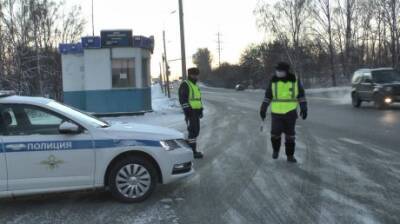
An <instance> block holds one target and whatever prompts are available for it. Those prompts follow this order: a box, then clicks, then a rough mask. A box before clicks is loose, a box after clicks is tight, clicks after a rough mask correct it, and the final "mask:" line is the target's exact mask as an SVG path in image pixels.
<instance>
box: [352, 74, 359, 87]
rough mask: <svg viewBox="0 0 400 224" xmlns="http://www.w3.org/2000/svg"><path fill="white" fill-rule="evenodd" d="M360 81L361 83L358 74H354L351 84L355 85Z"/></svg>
mask: <svg viewBox="0 0 400 224" xmlns="http://www.w3.org/2000/svg"><path fill="white" fill-rule="evenodd" d="M360 81H361V74H360V73H359V72H356V73H354V76H353V79H352V82H353V83H354V84H357V83H360Z"/></svg>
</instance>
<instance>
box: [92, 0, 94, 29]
mask: <svg viewBox="0 0 400 224" xmlns="http://www.w3.org/2000/svg"><path fill="white" fill-rule="evenodd" d="M93 7H94V5H93V0H92V35H93V36H94V10H93Z"/></svg>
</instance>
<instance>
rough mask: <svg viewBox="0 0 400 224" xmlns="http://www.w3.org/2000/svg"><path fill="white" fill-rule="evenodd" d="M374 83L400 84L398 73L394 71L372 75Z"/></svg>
mask: <svg viewBox="0 0 400 224" xmlns="http://www.w3.org/2000/svg"><path fill="white" fill-rule="evenodd" d="M372 76H373V78H374V81H375V82H376V83H394V82H400V73H399V72H398V71H396V70H381V71H374V72H373V73H372Z"/></svg>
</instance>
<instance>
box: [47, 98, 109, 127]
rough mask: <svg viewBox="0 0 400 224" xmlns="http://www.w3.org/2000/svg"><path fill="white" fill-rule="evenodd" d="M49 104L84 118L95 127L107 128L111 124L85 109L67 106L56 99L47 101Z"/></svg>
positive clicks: (81, 118)
mask: <svg viewBox="0 0 400 224" xmlns="http://www.w3.org/2000/svg"><path fill="white" fill-rule="evenodd" d="M47 106H49V107H51V108H54V109H56V110H59V111H63V112H65V113H67V114H69V115H71V116H73V117H76V118H78V119H80V120H83V121H84V122H86V123H89V124H91V125H93V126H95V127H101V128H106V127H110V126H111V125H110V124H109V123H107V122H105V121H103V120H100V119H99V118H97V117H95V116H93V115H91V114H89V113H87V112H84V111H80V110H78V109H76V108H72V107H70V106H66V105H64V104H61V103H58V102H56V101H51V102H49V103H47Z"/></svg>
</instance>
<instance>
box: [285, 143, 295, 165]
mask: <svg viewBox="0 0 400 224" xmlns="http://www.w3.org/2000/svg"><path fill="white" fill-rule="evenodd" d="M285 146H286V155H287V161H288V162H290V163H297V160H296V158H294V148H295V146H296V144H295V143H294V142H286V144H285Z"/></svg>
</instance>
